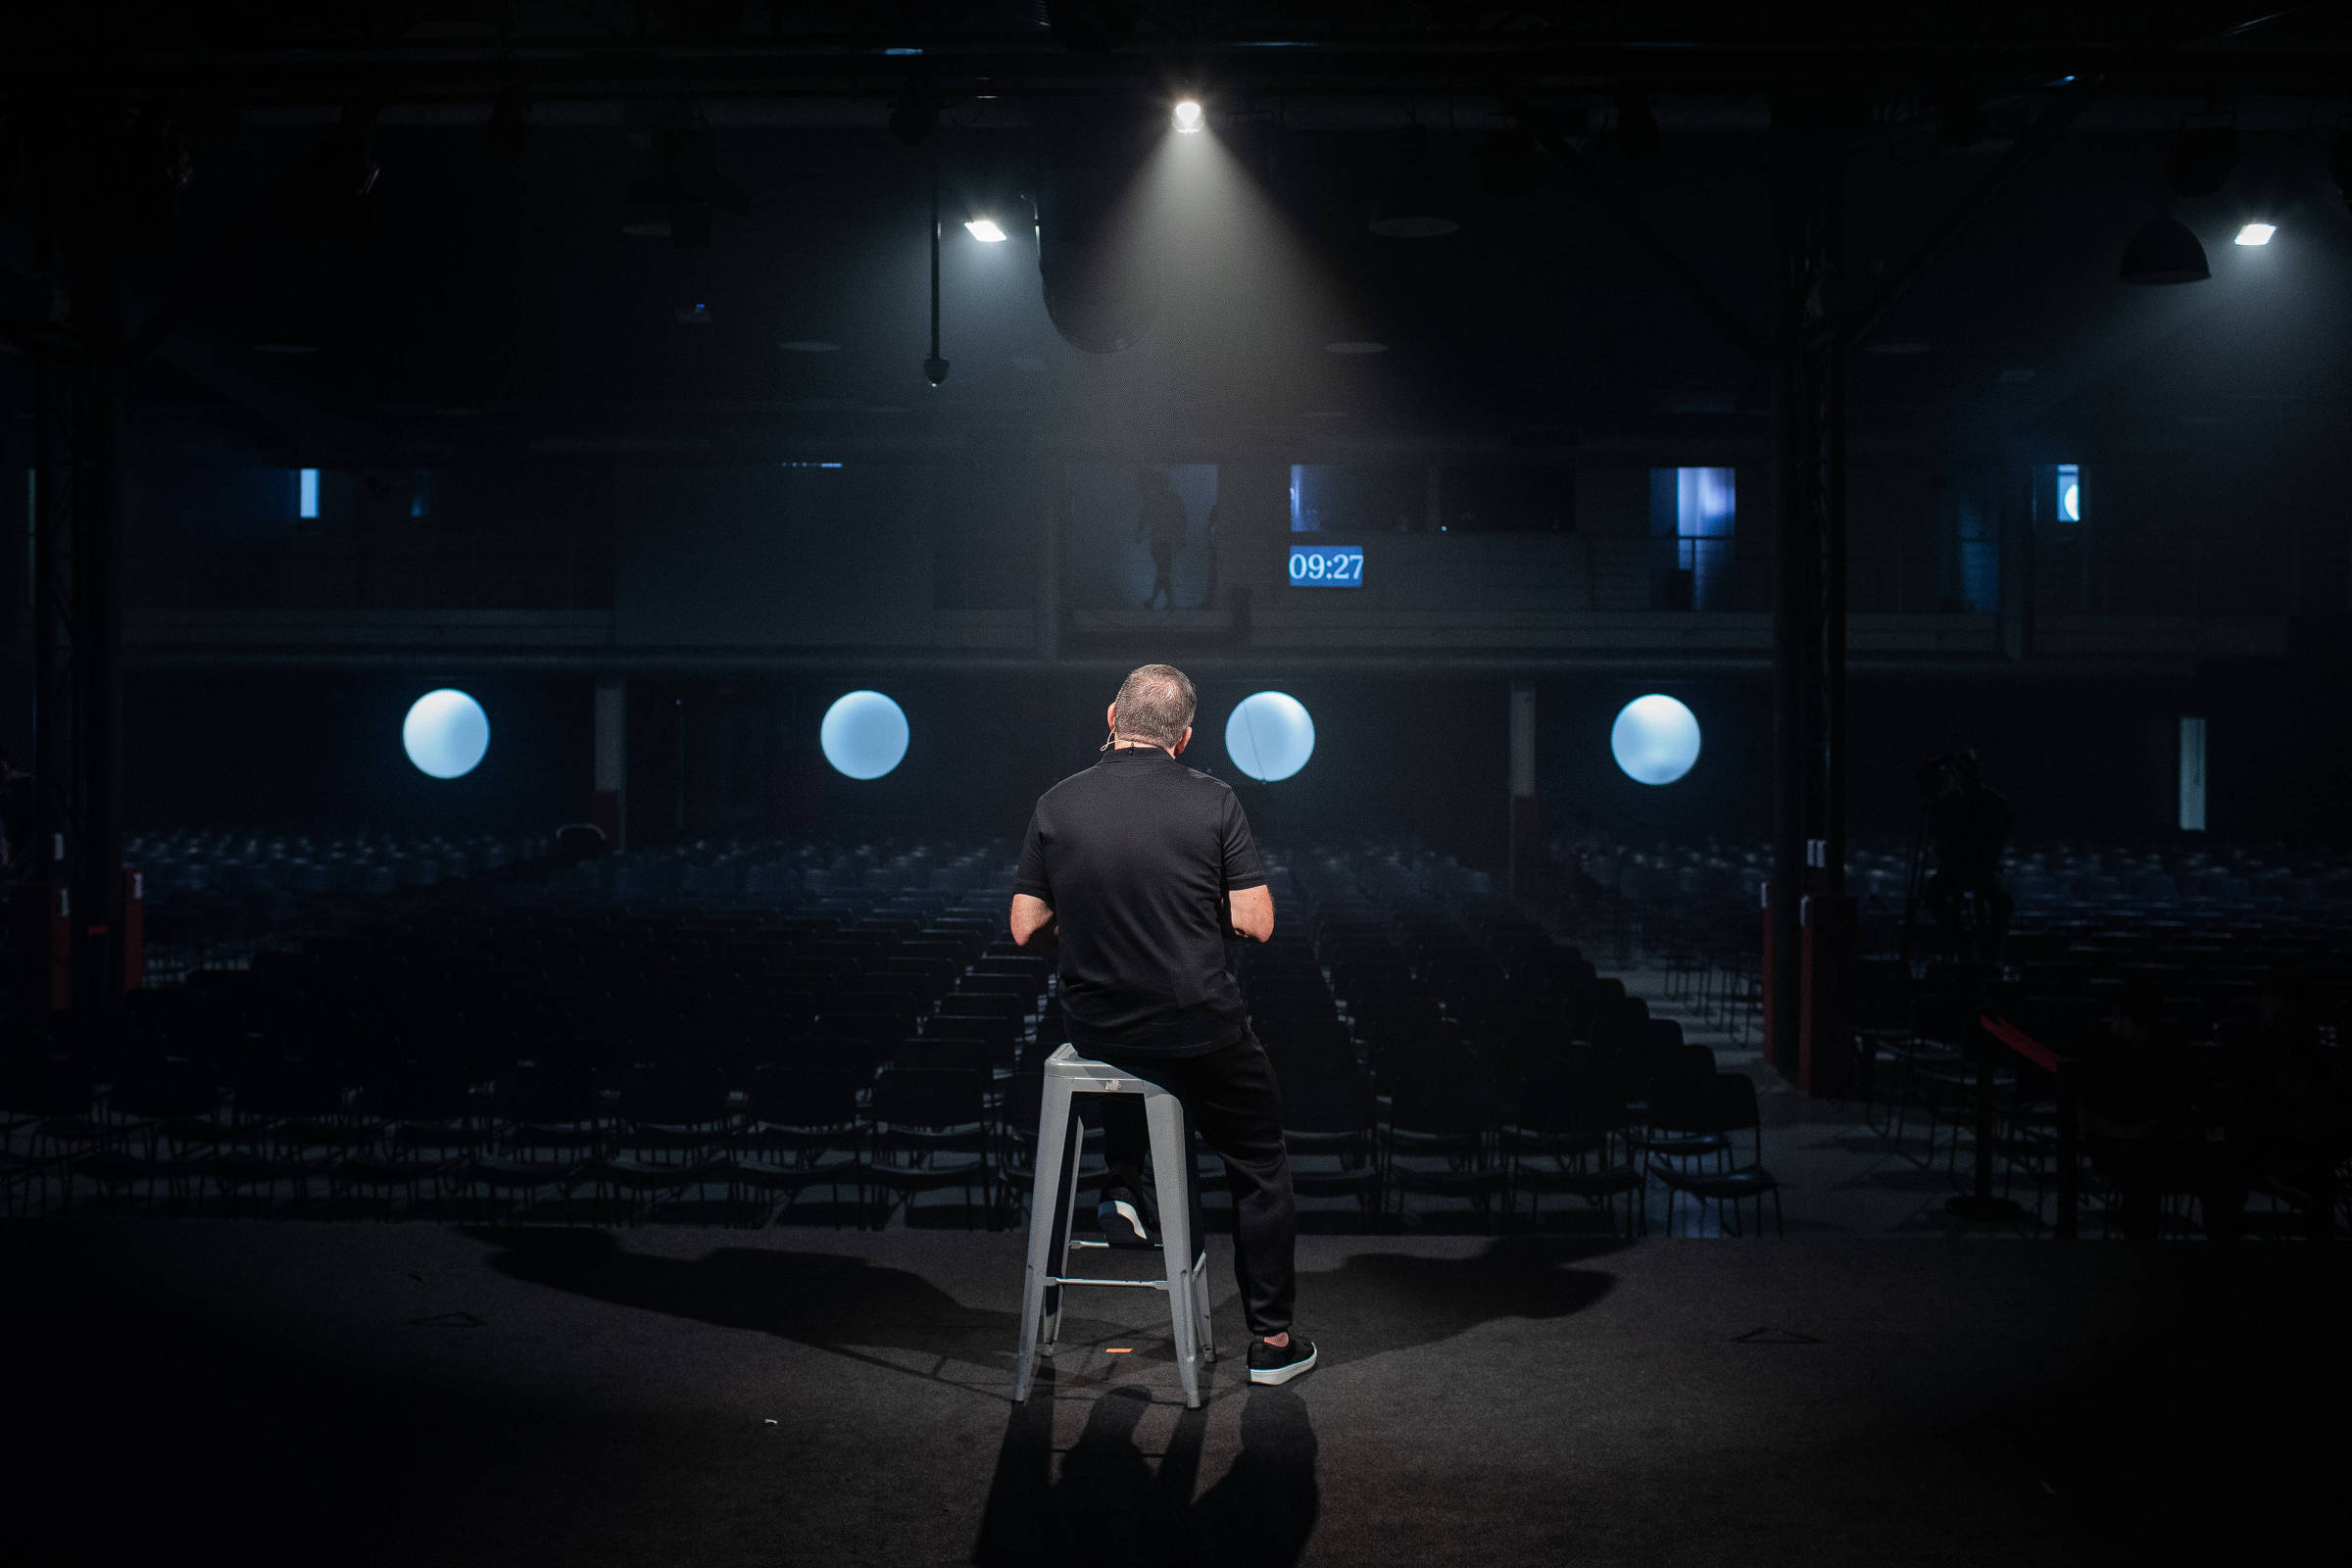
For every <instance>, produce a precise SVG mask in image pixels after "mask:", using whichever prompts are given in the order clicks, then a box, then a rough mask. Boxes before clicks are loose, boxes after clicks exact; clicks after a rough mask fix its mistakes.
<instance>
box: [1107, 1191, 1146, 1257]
mask: <svg viewBox="0 0 2352 1568" xmlns="http://www.w3.org/2000/svg"><path fill="white" fill-rule="evenodd" d="M1095 1218H1096V1219H1097V1220H1098V1221H1099V1222H1101V1224H1102V1226H1103V1240H1104V1241H1106V1242H1108V1243H1109V1244H1110V1245H1111V1246H1113V1247H1150V1246H1151V1245H1152V1232H1151V1231H1150V1230H1148V1229H1147V1228H1146V1227H1145V1225H1144V1208H1143V1205H1142V1204H1141V1203H1138V1202H1135V1201H1132V1200H1130V1199H1125V1198H1105V1199H1104V1200H1103V1201H1101V1202H1100V1203H1097V1204H1096V1205H1095Z"/></svg>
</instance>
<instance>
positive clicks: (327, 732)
mask: <svg viewBox="0 0 2352 1568" xmlns="http://www.w3.org/2000/svg"><path fill="white" fill-rule="evenodd" d="M438 686H456V687H459V688H461V689H463V690H465V691H467V692H470V693H472V694H473V695H474V697H475V698H476V699H478V700H479V701H480V702H481V704H482V707H483V709H484V710H485V711H486V712H487V713H488V715H489V719H490V750H489V752H488V754H487V755H486V756H485V757H484V758H483V760H482V763H481V765H480V766H479V767H477V768H475V769H474V770H473V771H472V772H470V773H468V774H466V776H465V777H463V778H457V779H434V778H428V777H426V776H425V775H424V774H422V773H420V772H418V771H417V769H416V768H415V767H414V766H412V765H411V764H410V762H409V760H408V757H407V755H406V754H405V753H404V752H403V751H402V750H401V742H400V726H401V720H402V718H403V717H404V716H406V714H407V712H408V710H409V705H410V704H412V703H414V702H415V701H416V700H417V698H418V697H421V696H423V695H424V694H425V693H426V692H428V691H431V690H433V689H434V688H435V687H438ZM590 690H591V688H590V685H589V683H588V682H587V681H586V680H585V679H576V678H552V679H547V678H518V677H515V676H506V675H477V674H469V673H468V672H467V671H465V670H463V669H451V670H448V671H445V672H436V673H435V674H434V675H432V676H429V677H426V676H416V677H402V676H397V675H347V674H314V675H286V674H274V673H250V674H248V673H238V674H225V673H211V672H207V673H201V674H197V673H190V674H161V673H149V674H142V675H137V676H134V677H132V678H131V680H130V681H129V682H128V683H127V687H126V690H125V694H124V701H123V733H124V737H125V750H126V760H127V763H128V766H127V769H126V777H125V786H124V788H125V794H124V801H123V807H124V810H125V813H126V814H127V816H128V818H129V820H130V823H131V824H132V826H133V827H176V826H181V825H195V824H221V825H245V826H254V827H261V828H278V827H310V826H335V827H383V828H406V829H416V828H430V829H457V828H470V827H507V826H512V825H518V824H529V825H532V826H542V827H547V826H553V825H555V824H556V823H559V822H563V821H567V820H572V819H575V818H577V817H578V816H579V815H580V814H581V813H582V809H583V808H584V806H585V804H586V801H587V796H588V786H589V783H590V772H589V768H590V763H591V750H590V749H591V746H592V744H593V739H594V730H593V722H594V715H593V711H592V709H591V706H590V702H591V699H590Z"/></svg>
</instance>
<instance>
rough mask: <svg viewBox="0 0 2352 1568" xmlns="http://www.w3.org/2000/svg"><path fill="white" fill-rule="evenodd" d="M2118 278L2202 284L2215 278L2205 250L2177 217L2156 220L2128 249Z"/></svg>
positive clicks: (2144, 281) (2142, 281) (2141, 232)
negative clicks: (2207, 262) (2212, 277)
mask: <svg viewBox="0 0 2352 1568" xmlns="http://www.w3.org/2000/svg"><path fill="white" fill-rule="evenodd" d="M2116 275H2117V276H2119V277H2121V278H2122V279H2123V280H2124V281H2125V282H2127V283H2199V282H2203V281H2204V280H2205V279H2206V278H2209V277H2211V276H2212V275H2213V269H2212V268H2210V267H2208V266H2206V265H2205V247H2204V246H2203V245H2201V244H2199V243H2198V242H2197V236H2196V235H2194V234H2192V233H2190V232H2189V231H2188V225H2187V224H2185V223H2183V222H2181V221H2180V220H2179V219H2176V218H2152V219H2150V220H2148V222H2147V225H2146V226H2145V227H2143V228H2142V229H2140V231H2139V232H2138V233H2136V234H2134V235H2132V236H2131V244H2129V245H2127V246H2125V247H2124V265H2123V266H2122V267H2121V268H2120V269H2119V270H2117V273H2116Z"/></svg>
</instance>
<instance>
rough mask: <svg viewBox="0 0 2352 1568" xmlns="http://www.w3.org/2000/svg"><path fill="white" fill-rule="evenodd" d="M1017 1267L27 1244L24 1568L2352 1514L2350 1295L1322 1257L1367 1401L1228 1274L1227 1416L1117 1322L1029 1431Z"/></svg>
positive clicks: (92, 1241) (2321, 1277)
mask: <svg viewBox="0 0 2352 1568" xmlns="http://www.w3.org/2000/svg"><path fill="white" fill-rule="evenodd" d="M1020 1247H1021V1239H1020V1237H1019V1235H1018V1234H1017V1233H1012V1232H1007V1233H1003V1234H997V1235H989V1234H985V1233H956V1232H925V1231H920V1230H917V1231H907V1230H898V1231H891V1232H884V1233H869V1234H859V1233H857V1232H840V1233H835V1232H832V1231H826V1230H810V1229H805V1228H797V1227H796V1228H770V1229H767V1230H763V1231H758V1232H740V1231H735V1232H730V1231H725V1230H720V1229H715V1228H714V1229H711V1230H698V1229H692V1228H685V1227H653V1228H646V1229H641V1230H636V1231H628V1232H613V1231H603V1230H592V1229H565V1228H562V1227H548V1228H517V1229H511V1230H505V1231H493V1230H464V1229H457V1228H444V1227H439V1226H432V1225H424V1224H410V1225H384V1226H376V1225H349V1224H343V1225H310V1224H258V1223H244V1224H240V1223H234V1222H221V1221H211V1220H182V1221H177V1222H143V1221H141V1222H130V1223H122V1224H118V1223H109V1222H101V1221H80V1220H46V1221H35V1222H25V1223H18V1224H14V1225H11V1226H9V1227H7V1228H6V1229H5V1230H0V1252H4V1253H5V1267H6V1270H7V1277H8V1279H9V1281H10V1288H9V1290H8V1292H7V1298H6V1303H7V1304H6V1308H5V1310H6V1312H7V1314H8V1316H9V1317H10V1318H11V1319H13V1320H14V1322H13V1324H12V1327H14V1328H15V1329H16V1330H17V1333H16V1335H15V1337H14V1338H13V1339H12V1340H11V1341H10V1343H12V1344H13V1345H15V1346H17V1347H18V1348H19V1355H18V1357H17V1359H16V1361H15V1364H14V1366H13V1367H12V1370H11V1375H10V1380H9V1381H10V1399H9V1405H10V1410H11V1417H12V1425H13V1426H14V1427H15V1429H16V1436H17V1440H18V1441H17V1444H16V1447H17V1451H18V1455H19V1457H18V1462H17V1464H16V1465H15V1466H14V1467H13V1469H14V1471H15V1475H14V1479H15V1480H16V1482H17V1492H16V1495H17V1497H18V1505H17V1506H16V1507H15V1508H13V1509H12V1513H13V1514H14V1515H15V1516H16V1522H15V1526H14V1528H12V1531H11V1535H12V1537H13V1538H14V1539H15V1541H16V1543H17V1549H18V1550H21V1551H22V1552H23V1553H24V1555H23V1556H22V1557H21V1558H20V1559H19V1560H22V1561H25V1562H28V1563H30V1562H47V1561H59V1560H64V1559H65V1557H66V1556H67V1554H68V1553H73V1554H74V1555H81V1556H87V1555H89V1554H91V1553H96V1554H98V1555H100V1556H103V1557H108V1558H112V1559H114V1560H117V1561H122V1560H129V1557H130V1553H132V1552H134V1551H138V1552H144V1551H148V1550H157V1551H167V1550H169V1551H180V1550H184V1549H186V1548H187V1547H188V1546H189V1545H190V1544H202V1543H210V1544H211V1545H212V1546H213V1547H218V1548H219V1549H221V1550H223V1551H232V1552H234V1553H235V1554H236V1555H238V1556H239V1557H241V1558H244V1559H245V1560H251V1561H261V1562H292V1561H310V1562H340V1563H399V1564H408V1565H424V1564H440V1563H453V1564H454V1563H501V1564H511V1563H520V1562H529V1563H565V1564H575V1563H577V1564H615V1565H617V1564H632V1565H642V1564H667V1563H675V1564H689V1563H691V1564H697V1565H706V1568H709V1565H722V1564H737V1563H741V1564H801V1563H811V1564H832V1563H843V1564H856V1563H873V1564H893V1565H898V1564H934V1563H967V1562H979V1563H986V1564H994V1563H1028V1562H1069V1563H1079V1562H1084V1563H1090V1564H1096V1563H1100V1564H1120V1563H1163V1562H1164V1563H1291V1562H1308V1563H1333V1564H1362V1563H1413V1564H1424V1565H1426V1564H1436V1563H1454V1562H1460V1563H1482V1564H1487V1563H1626V1564H1636V1563H1639V1564H1660V1563H1681V1562H1690V1563H1701V1562H1704V1563H1746V1564H1753V1563H1790V1564H1796V1563H1804V1564H1811V1565H1818V1564H1825V1563H1857V1564H1861V1563H1868V1564H1887V1563H1898V1562H1899V1563H1954V1564H1959V1563H1967V1564H1982V1563H1996V1562H1997V1563H2072V1562H2119V1563H2120V1562H2149V1561H2176V1560H2178V1561H2187V1560H2199V1559H2203V1560H2214V1559H2216V1558H2219V1557H2221V1556H2224V1555H2232V1556H2234V1555H2240V1554H2243V1553H2245V1552H2248V1551H2249V1550H2253V1549H2258V1548H2261V1547H2263V1546H2266V1545H2269V1544H2276V1543H2282V1542H2283V1541H2284V1540H2285V1539H2286V1537H2285V1535H2284V1534H2283V1533H2284V1532H2290V1531H2299V1530H2303V1529H2310V1528H2317V1527H2318V1526H2319V1523H2320V1521H2321V1520H2322V1519H2323V1518H2325V1517H2326V1516H2327V1513H2328V1511H2329V1509H2330V1506H2331V1504H2330V1502H2329V1498H2330V1497H2331V1495H2332V1494H2331V1492H2330V1491H2329V1486H2330V1485H2331V1483H2330V1482H2328V1481H2327V1477H2329V1476H2330V1475H2331V1474H2332V1472H2333V1469H2334V1464H2333V1461H2332V1458H2331V1457H2330V1456H2331V1455H2332V1454H2333V1453H2334V1452H2335V1451H2336V1449H2335V1447H2334V1444H2333V1439H2332V1437H2331V1436H2330V1434H2332V1433H2333V1432H2335V1431H2336V1430H2338V1429H2339V1428H2340V1420H2341V1411H2342V1409H2343V1404H2342V1402H2341V1399H2342V1395H2343V1393H2344V1392H2345V1391H2344V1390H2343V1388H2342V1386H2341V1373H2340V1367H2341V1365H2342V1363H2343V1356H2342V1353H2341V1343H2340V1338H2339V1333H2340V1311H2339V1310H2338V1308H2337V1307H2336V1306H2334V1305H2332V1304H2331V1303H2334V1302H2340V1301H2341V1300H2342V1299H2343V1297H2342V1294H2341V1293H2342V1289H2343V1285H2344V1273H2345V1266H2344V1256H2345V1254H2344V1251H2343V1250H2341V1249H2336V1248H2308V1247H2287V1246H2274V1245H2262V1244H2255V1245H2249V1246H2246V1247H2241V1248H2236V1249H2230V1248H2219V1247H2211V1246H2178V1245H2159V1246H2154V1247H2139V1246H2131V1245H2115V1246H2060V1245H2041V1246H2021V1245H2008V1244H2002V1243H1996V1242H1985V1241H1979V1242H1959V1243H1951V1244H1936V1243H1924V1244H1923V1243H1922V1242H1919V1241H1915V1240H1914V1241H1898V1240H1889V1239H1886V1238H1881V1237H1830V1236H1811V1237H1804V1238H1801V1239H1798V1238H1791V1240H1789V1242H1787V1243H1775V1242H1771V1241H1765V1242H1756V1241H1752V1240H1750V1241H1737V1240H1689V1239H1686V1240H1679V1241H1667V1240H1648V1241H1641V1242H1635V1243H1630V1244H1629V1243H1615V1242H1611V1241H1609V1240H1608V1239H1606V1238H1594V1239H1590V1240H1586V1239H1578V1238H1572V1237H1558V1236H1509V1237H1501V1238H1495V1237H1470V1236H1309V1237H1306V1238H1304V1239H1303V1240H1302V1242H1301V1249H1302V1257H1301V1264H1302V1278H1301V1284H1300V1292H1299V1297H1300V1304H1301V1312H1302V1324H1301V1326H1302V1328H1303V1329H1304V1330H1305V1331H1306V1332H1307V1333H1308V1334H1310V1335H1311V1336H1313V1337H1315V1338H1316V1339H1318V1340H1319V1341H1321V1342H1322V1344H1323V1346H1324V1356H1325V1360H1324V1364H1323V1366H1322V1367H1321V1368H1320V1369H1319V1370H1318V1371H1316V1372H1314V1373H1313V1374H1311V1375H1309V1376H1307V1377H1305V1378H1303V1379H1301V1380H1299V1381H1298V1382H1297V1383H1295V1384H1293V1385H1291V1386H1290V1387H1288V1388H1286V1389H1280V1390H1265V1391H1258V1392H1255V1393H1252V1392H1250V1390H1249V1389H1248V1388H1247V1386H1246V1384H1245V1383H1244V1381H1243V1378H1242V1374H1241V1370H1240V1358H1239V1355H1238V1351H1239V1349H1240V1348H1241V1345H1242V1339H1241V1335H1242V1326H1241V1323H1240V1320H1239V1316H1238V1313H1237V1312H1236V1310H1235V1307H1234V1304H1233V1299H1232V1285H1231V1283H1230V1275H1229V1272H1228V1271H1227V1268H1226V1263H1225V1260H1224V1257H1223V1252H1222V1244H1221V1243H1220V1245H1219V1256H1218V1257H1217V1258H1216V1259H1215V1260H1214V1262H1215V1269H1214V1272H1215V1276H1216V1278H1217V1280H1218V1282H1219V1297H1218V1302H1217V1320H1216V1326H1217V1342H1218V1345H1219V1347H1220V1349H1221V1350H1222V1351H1223V1352H1224V1353H1225V1354H1226V1355H1227V1356H1229V1357H1231V1359H1229V1360H1228V1361H1226V1362H1224V1363H1222V1364H1220V1365H1219V1366H1218V1367H1217V1368H1216V1369H1215V1370H1214V1372H1213V1374H1212V1376H1211V1378H1210V1380H1209V1385H1208V1387H1209V1391H1210V1398H1209V1400H1208V1403H1207V1406H1206V1408H1205V1409H1203V1410H1201V1411H1200V1412H1197V1413H1187V1412H1186V1411H1185V1410H1184V1408H1183V1405H1182V1402H1181V1397H1180V1396H1179V1394H1178V1393H1177V1383H1176V1378H1175V1373H1174V1368H1173V1367H1172V1366H1171V1365H1170V1363H1169V1362H1168V1360H1167V1322H1166V1319H1165V1317H1164V1316H1162V1315H1160V1298H1159V1297H1158V1295H1157V1294H1156V1293H1147V1292H1141V1291H1134V1292H1114V1291H1103V1292H1093V1293H1088V1295H1087V1297H1086V1298H1083V1299H1080V1300H1079V1302H1078V1303H1077V1304H1076V1306H1075V1307H1074V1308H1073V1312H1072V1315H1071V1317H1070V1319H1069V1320H1068V1322H1067V1324H1066V1340H1065V1345H1064V1348H1063V1349H1062V1352H1061V1353H1060V1355H1059V1356H1058V1357H1057V1358H1056V1360H1055V1362H1054V1371H1053V1372H1052V1374H1051V1376H1050V1380H1048V1381H1044V1382H1041V1384H1040V1387H1039V1390H1038V1394H1037V1396H1036V1397H1033V1398H1032V1399H1031V1401H1030V1402H1029V1403H1028V1404H1027V1405H1026V1406H1018V1407H1016V1406H1014V1405H1012V1404H1011V1403H1010V1402H1009V1399H1008V1391H1009V1382H1010V1378H1009V1372H1010V1366H1011V1359H1012V1350H1013V1341H1014V1318H1015V1308H1016V1306H1017V1302H1018V1299H1019V1288H1020V1279H1019V1271H1020ZM1094 1255H1095V1256H1097V1257H1100V1256H1101V1255H1102V1254H1100V1253H1098V1254H1094ZM1127 1260H1129V1261H1135V1262H1141V1261H1144V1259H1143V1258H1141V1257H1134V1256H1131V1255H1130V1256H1128V1258H1127ZM1113 1351H1124V1352H1125V1353H1112V1352H1113ZM108 1496H111V1497H112V1498H113V1500H112V1501H108V1502H105V1503H104V1504H100V1503H99V1501H98V1499H100V1498H101V1497H108ZM12 1554H13V1553H12Z"/></svg>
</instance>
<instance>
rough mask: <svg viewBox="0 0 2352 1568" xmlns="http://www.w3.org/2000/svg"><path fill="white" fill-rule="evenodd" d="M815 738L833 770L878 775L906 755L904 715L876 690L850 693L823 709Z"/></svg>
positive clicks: (855, 774)
mask: <svg viewBox="0 0 2352 1568" xmlns="http://www.w3.org/2000/svg"><path fill="white" fill-rule="evenodd" d="M816 738H817V743H818V744H819V745H821V746H823V747H824V749H825V760H826V761H828V762H831V763H832V764H833V768H834V771H836V772H838V773H845V774H847V775H848V776H849V777H851V778H880V777H881V776H882V775H883V774H885V773H887V772H889V771H890V770H891V769H892V768H894V767H896V766H898V765H899V763H900V761H901V760H904V759H905V758H906V756H907V714H906V711H904V710H903V709H901V708H900V707H899V705H898V704H896V703H894V702H892V701H891V700H890V699H889V698H887V697H885V696H883V695H882V694H881V693H880V692H851V693H850V694H849V695H847V696H845V697H842V698H839V699H837V700H836V701H835V702H834V704H833V706H832V707H831V708H828V709H826V710H825V721H824V723H823V724H821V725H819V726H818V727H817V732H816Z"/></svg>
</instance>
